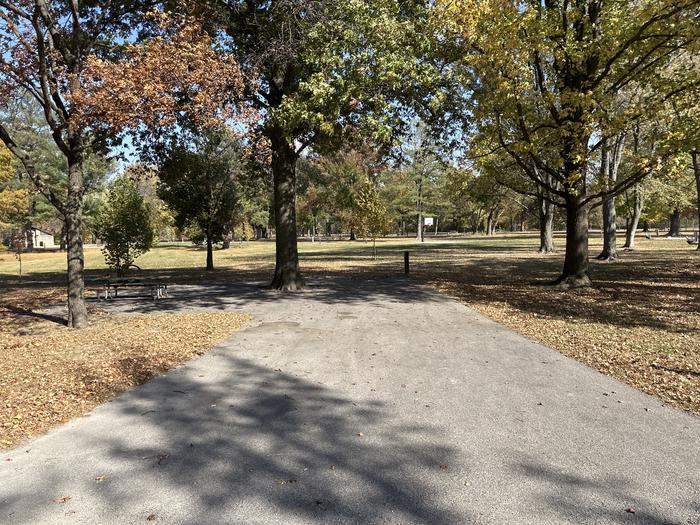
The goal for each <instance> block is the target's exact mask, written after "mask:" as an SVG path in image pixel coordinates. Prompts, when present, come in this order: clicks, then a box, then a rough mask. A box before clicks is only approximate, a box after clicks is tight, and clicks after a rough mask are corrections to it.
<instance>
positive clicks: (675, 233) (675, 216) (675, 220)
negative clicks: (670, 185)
mask: <svg viewBox="0 0 700 525" xmlns="http://www.w3.org/2000/svg"><path fill="white" fill-rule="evenodd" d="M669 221H670V227H669V229H668V236H669V237H680V235H681V210H679V209H677V208H676V209H675V210H673V213H671V217H669Z"/></svg>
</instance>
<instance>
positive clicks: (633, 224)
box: [624, 184, 648, 250]
mask: <svg viewBox="0 0 700 525" xmlns="http://www.w3.org/2000/svg"><path fill="white" fill-rule="evenodd" d="M642 204H643V201H642V189H641V188H640V187H639V184H637V185H636V186H635V187H634V210H633V212H632V220H631V221H630V222H629V224H628V225H627V232H626V233H625V246H624V247H625V248H626V249H628V250H634V249H635V241H636V239H637V228H638V227H639V218H640V217H641V215H642ZM644 231H648V228H647V229H645V230H644Z"/></svg>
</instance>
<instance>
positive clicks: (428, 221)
mask: <svg viewBox="0 0 700 525" xmlns="http://www.w3.org/2000/svg"><path fill="white" fill-rule="evenodd" d="M423 224H425V225H426V226H432V225H433V218H432V217H426V218H425V219H423Z"/></svg>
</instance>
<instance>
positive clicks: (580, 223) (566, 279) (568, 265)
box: [555, 197, 591, 289]
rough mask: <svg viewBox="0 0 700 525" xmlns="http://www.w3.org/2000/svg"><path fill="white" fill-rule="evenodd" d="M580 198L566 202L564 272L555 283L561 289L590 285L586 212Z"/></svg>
mask: <svg viewBox="0 0 700 525" xmlns="http://www.w3.org/2000/svg"><path fill="white" fill-rule="evenodd" d="M580 201H581V198H580V197H569V199H567V202H566V255H565V257H564V271H563V272H562V274H561V276H560V277H559V278H558V279H557V280H556V281H555V284H557V285H559V286H560V287H561V288H562V289H570V288H579V287H583V286H589V285H590V284H591V280H590V277H589V275H588V212H589V206H588V205H582V204H581V202H580Z"/></svg>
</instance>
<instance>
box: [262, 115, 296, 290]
mask: <svg viewBox="0 0 700 525" xmlns="http://www.w3.org/2000/svg"><path fill="white" fill-rule="evenodd" d="M270 146H271V149H272V179H273V187H274V208H275V252H276V253H275V276H274V277H273V279H272V283H271V287H272V288H276V289H277V290H283V291H290V292H291V291H296V290H301V289H302V288H303V287H304V280H303V279H302V277H301V273H300V272H299V252H298V248H297V217H296V163H297V153H296V151H295V150H294V145H293V144H290V143H289V142H288V141H287V139H286V137H285V136H284V133H283V131H282V129H281V128H279V127H274V128H273V129H272V130H271V132H270Z"/></svg>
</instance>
